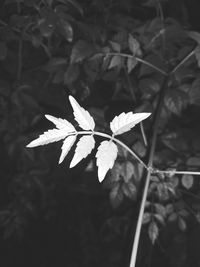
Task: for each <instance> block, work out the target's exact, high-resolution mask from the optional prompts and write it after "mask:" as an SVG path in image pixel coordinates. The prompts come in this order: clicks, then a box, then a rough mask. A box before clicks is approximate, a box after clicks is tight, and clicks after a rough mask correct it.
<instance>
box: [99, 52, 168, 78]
mask: <svg viewBox="0 0 200 267" xmlns="http://www.w3.org/2000/svg"><path fill="white" fill-rule="evenodd" d="M99 54H102V55H105V56H121V57H127V58H135V59H136V60H137V61H138V62H140V63H143V64H144V65H146V66H148V67H150V68H152V69H154V70H156V71H158V72H160V73H161V74H163V75H165V76H167V75H168V73H167V72H165V71H164V70H162V69H160V68H158V67H156V66H155V65H153V64H151V63H150V62H148V61H146V60H144V59H141V58H139V57H136V56H134V55H129V54H125V53H115V52H110V53H99Z"/></svg>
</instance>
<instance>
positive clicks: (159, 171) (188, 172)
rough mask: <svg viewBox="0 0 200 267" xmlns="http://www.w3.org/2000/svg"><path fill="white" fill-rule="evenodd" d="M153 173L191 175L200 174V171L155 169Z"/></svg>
mask: <svg viewBox="0 0 200 267" xmlns="http://www.w3.org/2000/svg"><path fill="white" fill-rule="evenodd" d="M152 172H153V173H166V174H172V175H174V174H190V175H200V172H195V171H174V170H171V171H170V170H168V171H162V170H154V169H153V171H152Z"/></svg>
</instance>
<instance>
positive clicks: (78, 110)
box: [69, 96, 95, 131]
mask: <svg viewBox="0 0 200 267" xmlns="http://www.w3.org/2000/svg"><path fill="white" fill-rule="evenodd" d="M69 101H70V103H71V106H72V108H73V111H74V118H75V120H76V121H77V122H78V124H79V126H80V127H81V128H82V129H83V130H86V131H87V130H92V131H93V130H94V127H95V123H94V119H93V118H92V116H91V115H90V113H89V112H88V111H87V110H85V109H84V108H82V107H81V106H80V105H79V104H78V102H77V101H76V100H75V99H74V98H73V96H69Z"/></svg>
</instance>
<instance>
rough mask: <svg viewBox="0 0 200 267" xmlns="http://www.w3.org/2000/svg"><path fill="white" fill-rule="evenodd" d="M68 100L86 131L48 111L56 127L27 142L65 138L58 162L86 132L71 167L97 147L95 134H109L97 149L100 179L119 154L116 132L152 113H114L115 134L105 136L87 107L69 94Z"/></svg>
mask: <svg viewBox="0 0 200 267" xmlns="http://www.w3.org/2000/svg"><path fill="white" fill-rule="evenodd" d="M69 101H70V103H71V105H72V108H73V111H74V118H75V120H76V121H77V122H78V125H79V127H80V128H81V129H83V130H84V131H85V132H84V131H80V132H78V131H76V129H75V128H74V126H73V125H72V124H71V123H70V122H68V121H67V120H64V119H60V118H55V117H53V116H51V115H46V118H47V119H48V120H50V121H51V122H53V123H54V124H55V126H56V129H52V130H49V131H47V132H45V133H44V134H42V135H40V136H39V138H37V139H36V140H34V141H32V142H31V143H30V144H28V145H27V147H36V146H40V145H46V144H49V143H52V142H57V141H59V140H62V139H64V142H63V145H62V153H61V156H60V159H59V163H61V162H62V161H63V160H64V158H65V157H66V155H67V154H68V152H69V150H70V149H71V147H72V146H73V144H74V143H75V141H76V138H77V135H78V134H83V135H84V134H86V135H85V136H82V137H81V138H80V140H79V141H78V143H77V146H76V149H75V154H74V157H73V159H72V161H71V163H70V167H74V166H75V165H76V164H78V163H79V162H80V161H81V160H82V159H84V158H85V157H87V156H88V155H89V154H90V153H91V151H92V150H93V148H94V147H95V140H94V137H93V136H94V135H95V134H97V135H101V136H103V137H107V138H109V139H110V140H109V141H103V142H101V144H100V146H99V147H98V151H97V153H96V159H97V162H96V164H97V167H98V178H99V181H100V182H101V181H102V180H103V179H104V178H105V175H106V173H107V172H108V170H109V169H112V167H113V165H114V162H115V160H116V158H117V153H118V148H117V145H116V144H115V142H117V140H116V139H115V138H114V136H116V135H120V134H123V133H125V132H128V131H129V130H130V129H132V128H133V127H134V126H135V125H136V124H137V123H139V122H141V121H142V120H144V119H146V118H147V117H149V116H150V113H136V114H133V113H132V112H128V113H124V112H123V113H121V114H120V115H119V116H115V118H114V119H113V120H112V121H111V122H110V129H111V131H112V136H109V135H106V136H105V135H104V134H103V133H98V132H95V131H94V128H95V122H94V119H93V118H92V116H91V115H90V114H89V112H88V111H86V110H85V109H83V108H82V107H81V106H80V105H79V104H78V103H77V101H76V100H75V99H74V98H73V97H72V96H69ZM131 176H132V175H131Z"/></svg>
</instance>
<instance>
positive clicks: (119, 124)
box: [110, 112, 151, 135]
mask: <svg viewBox="0 0 200 267" xmlns="http://www.w3.org/2000/svg"><path fill="white" fill-rule="evenodd" d="M150 115H151V113H135V114H134V113H133V112H128V113H124V112H123V113H121V114H120V115H119V116H115V118H114V119H113V120H112V121H111V123H110V129H111V130H112V132H113V134H114V135H119V134H123V133H125V132H128V131H129V130H131V129H132V128H133V127H134V126H135V125H136V124H137V123H139V122H141V121H143V120H145V119H146V118H147V117H149V116H150Z"/></svg>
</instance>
